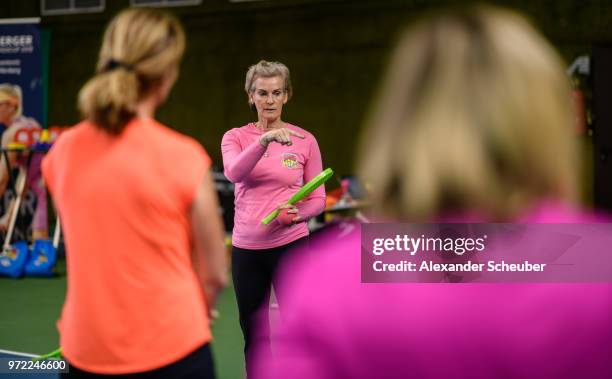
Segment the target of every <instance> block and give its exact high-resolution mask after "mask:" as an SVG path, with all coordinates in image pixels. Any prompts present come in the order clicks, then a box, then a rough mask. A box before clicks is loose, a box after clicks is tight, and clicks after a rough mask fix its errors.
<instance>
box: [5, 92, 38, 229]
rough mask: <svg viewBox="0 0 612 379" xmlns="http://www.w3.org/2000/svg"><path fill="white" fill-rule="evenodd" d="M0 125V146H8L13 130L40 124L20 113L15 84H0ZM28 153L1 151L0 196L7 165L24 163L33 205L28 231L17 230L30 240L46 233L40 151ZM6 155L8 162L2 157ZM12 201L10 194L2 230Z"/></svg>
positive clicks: (11, 167)
mask: <svg viewBox="0 0 612 379" xmlns="http://www.w3.org/2000/svg"><path fill="white" fill-rule="evenodd" d="M0 125H3V126H4V127H5V128H6V129H4V131H3V132H2V138H1V142H0V146H2V148H3V149H6V148H8V147H9V144H10V143H11V142H15V135H16V134H17V131H19V130H22V129H40V125H39V124H38V122H37V121H36V120H35V119H34V118H32V117H26V116H24V115H23V95H22V91H21V88H20V87H19V86H18V85H14V84H10V83H2V84H0ZM29 154H31V156H30V157H29V159H28V153H26V152H17V151H11V152H7V154H3V155H2V158H0V161H1V162H0V197H5V196H6V189H7V187H8V185H9V179H10V172H9V169H11V170H13V169H15V168H16V167H24V168H25V169H26V170H27V188H29V189H31V190H32V192H33V193H34V194H35V196H36V209H35V210H34V214H33V218H32V223H31V229H32V235H31V236H29V235H28V233H25V232H24V233H21V232H18V234H24V235H22V236H21V237H22V238H24V239H30V237H31V239H32V240H37V239H43V238H47V237H48V225H47V221H48V220H47V190H46V189H45V185H44V183H43V180H42V175H41V172H40V163H41V161H42V156H43V153H42V152H33V153H29ZM7 158H8V162H7V161H6V159H7ZM26 166H27V167H26ZM22 196H25V195H22ZM14 205H15V199H14V198H13V199H11V201H10V202H8V206H7V208H6V212H5V213H4V214H3V215H1V217H0V230H5V229H6V228H7V227H8V222H9V219H10V216H11V213H12V212H13V211H14V210H13V207H14Z"/></svg>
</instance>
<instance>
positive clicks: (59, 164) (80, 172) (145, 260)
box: [43, 8, 227, 378]
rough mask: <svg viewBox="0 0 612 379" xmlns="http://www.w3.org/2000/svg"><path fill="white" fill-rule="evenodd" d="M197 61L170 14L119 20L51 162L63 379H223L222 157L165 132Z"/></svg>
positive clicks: (140, 12) (47, 174) (135, 11)
mask: <svg viewBox="0 0 612 379" xmlns="http://www.w3.org/2000/svg"><path fill="white" fill-rule="evenodd" d="M184 50H185V33H184V31H183V28H182V26H181V24H180V23H179V21H178V20H177V19H176V18H175V17H173V16H171V15H170V14H168V13H165V12H162V11H159V10H155V9H147V8H130V9H128V10H125V11H122V12H121V13H120V14H119V15H117V16H116V17H115V18H113V20H112V21H111V22H110V24H109V26H108V27H107V29H106V32H105V33H104V38H103V42H102V48H101V49H100V56H99V59H98V65H97V71H96V74H95V75H94V76H93V77H92V78H91V79H90V80H89V81H88V82H87V83H86V84H85V86H84V87H83V88H82V89H81V92H80V93H79V109H80V110H81V112H82V114H83V115H84V117H85V120H84V121H82V122H81V123H79V124H78V125H76V126H74V127H73V128H71V129H70V130H69V131H67V132H66V133H65V134H63V135H62V136H61V138H59V139H58V141H57V142H56V143H55V144H54V146H53V148H52V149H51V150H50V152H49V154H48V155H47V156H46V157H45V159H44V161H43V174H44V178H45V180H46V182H47V183H48V186H49V188H50V191H51V194H52V196H53V200H54V202H55V204H56V207H57V210H58V212H59V215H60V217H61V220H62V226H63V227H64V230H65V236H66V257H67V274H68V291H67V294H66V300H65V303H64V306H63V309H62V314H61V319H60V321H59V322H58V327H59V330H60V345H61V348H62V354H63V356H64V358H65V359H67V361H68V362H69V364H70V372H69V373H67V374H62V377H67V378H72V377H75V378H89V377H95V378H98V377H100V374H104V375H117V376H125V377H129V378H213V377H214V370H213V362H212V354H211V350H210V343H211V341H212V334H211V329H210V320H211V317H212V316H213V315H214V312H213V309H214V307H215V301H216V298H217V296H218V294H219V292H220V290H221V289H222V287H223V286H224V284H225V282H226V281H227V273H226V270H227V262H226V256H225V246H224V243H223V238H224V236H223V228H222V222H221V219H220V217H219V215H218V213H217V210H218V202H217V198H216V193H215V189H214V184H213V180H212V175H211V173H210V159H209V157H208V155H207V154H206V152H205V151H204V149H203V148H202V146H201V145H200V144H199V143H198V142H197V141H195V140H193V139H192V138H189V137H187V136H184V135H182V134H180V133H178V132H176V131H174V130H172V129H170V128H168V127H167V126H165V125H162V124H161V123H159V122H157V121H156V120H155V112H156V109H157V108H158V107H159V106H160V105H161V104H162V103H164V102H165V101H166V99H167V97H168V96H169V94H170V90H171V89H172V87H173V85H174V83H175V81H176V80H177V78H178V73H179V64H180V62H181V59H182V56H183V52H184Z"/></svg>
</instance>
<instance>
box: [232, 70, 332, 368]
mask: <svg viewBox="0 0 612 379" xmlns="http://www.w3.org/2000/svg"><path fill="white" fill-rule="evenodd" d="M245 91H246V94H247V97H248V102H249V105H250V106H251V108H252V109H253V110H254V111H255V112H256V113H257V122H250V123H248V124H246V125H244V126H242V127H240V128H234V129H231V130H229V131H228V132H226V133H225V135H224V136H223V140H222V142H221V151H222V154H223V166H224V169H225V170H224V172H225V175H226V176H227V178H228V179H229V180H230V181H231V182H233V183H235V200H234V205H235V216H234V230H233V234H232V245H233V249H232V279H233V282H234V288H235V290H236V299H237V302H238V311H239V314H240V327H241V328H242V332H243V335H244V340H245V347H244V350H245V359H246V363H247V372H249V371H250V369H249V367H250V364H249V362H250V354H249V352H250V346H251V343H252V341H253V340H254V339H261V340H262V341H263V342H262V343H261V345H262V346H263V345H267V342H266V341H267V340H268V333H267V330H266V328H265V327H262V328H259V329H257V330H255V328H254V327H253V324H254V321H253V320H254V317H255V314H256V312H257V311H258V309H260V307H261V306H262V304H264V302H265V301H266V300H267V299H268V296H269V294H270V288H271V285H272V278H273V277H274V274H275V271H276V267H277V266H278V264H279V262H280V261H281V260H282V259H283V256H284V255H285V254H286V253H287V251H289V250H290V249H291V248H293V247H295V246H296V245H300V244H307V238H308V234H309V231H308V226H307V223H306V221H308V219H310V218H311V217H313V216H316V215H318V214H319V213H321V212H322V211H323V209H324V207H325V189H324V187H323V186H321V187H319V188H317V189H316V190H315V191H314V192H312V193H311V194H310V195H309V196H308V197H307V198H305V199H304V200H303V201H301V202H299V203H297V204H296V205H287V204H285V203H286V202H287V200H289V198H290V197H291V196H292V195H293V194H295V193H296V192H297V191H298V190H299V189H300V187H301V186H303V185H304V184H305V183H307V182H308V181H310V180H311V179H312V178H314V177H315V176H316V175H318V174H319V173H320V172H321V171H322V162H321V153H320V151H319V146H318V144H317V140H316V139H315V137H314V136H313V135H312V134H311V133H309V132H307V131H306V130H304V129H302V128H300V127H297V126H295V125H292V124H290V123H287V122H285V121H283V120H282V119H281V115H282V110H283V106H284V105H285V104H286V103H287V101H289V99H290V98H291V95H292V92H293V89H292V86H291V80H290V74H289V69H288V68H287V66H285V65H284V64H282V63H279V62H267V61H264V60H262V61H260V62H259V63H257V64H255V65H253V66H251V67H250V68H249V70H248V72H247V74H246V81H245ZM275 209H284V210H285V209H286V212H288V213H289V215H291V216H292V217H291V223H290V224H283V223H281V222H280V219H279V218H277V219H275V220H274V221H273V222H272V223H270V224H269V225H263V224H262V223H261V221H262V219H263V218H264V217H265V216H266V215H267V214H268V213H270V212H272V211H273V210H275ZM274 290H275V294H276V297H277V300H278V302H279V305H280V309H281V313H282V306H283V305H282V304H283V302H284V298H285V295H284V291H283V288H281V287H279V286H276V285H275V286H274ZM258 317H261V318H262V319H263V320H267V319H268V317H267V307H266V306H263V307H261V310H260V313H259V315H258Z"/></svg>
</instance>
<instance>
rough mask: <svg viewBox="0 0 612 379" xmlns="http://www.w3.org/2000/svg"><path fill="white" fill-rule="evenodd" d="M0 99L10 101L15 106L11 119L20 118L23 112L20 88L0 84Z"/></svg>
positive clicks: (8, 84)
mask: <svg viewBox="0 0 612 379" xmlns="http://www.w3.org/2000/svg"><path fill="white" fill-rule="evenodd" d="M0 98H1V99H6V100H10V101H11V102H12V103H14V104H15V114H14V115H13V118H17V117H19V116H21V114H22V112H23V101H22V94H21V87H19V86H18V85H13V84H10V83H2V84H0Z"/></svg>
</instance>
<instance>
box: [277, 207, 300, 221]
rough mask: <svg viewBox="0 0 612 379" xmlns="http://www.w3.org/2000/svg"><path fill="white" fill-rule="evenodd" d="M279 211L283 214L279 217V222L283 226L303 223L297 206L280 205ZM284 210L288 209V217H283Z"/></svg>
mask: <svg viewBox="0 0 612 379" xmlns="http://www.w3.org/2000/svg"><path fill="white" fill-rule="evenodd" d="M277 209H278V210H279V211H280V212H281V214H280V215H279V221H280V223H281V224H283V225H294V224H297V223H298V222H302V221H303V219H302V217H300V215H299V214H298V212H299V211H298V208H297V207H296V206H295V205H291V204H283V205H279V206H278V208H277ZM284 209H287V211H286V213H287V215H286V216H284V215H283V213H284V212H283V210H284Z"/></svg>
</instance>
